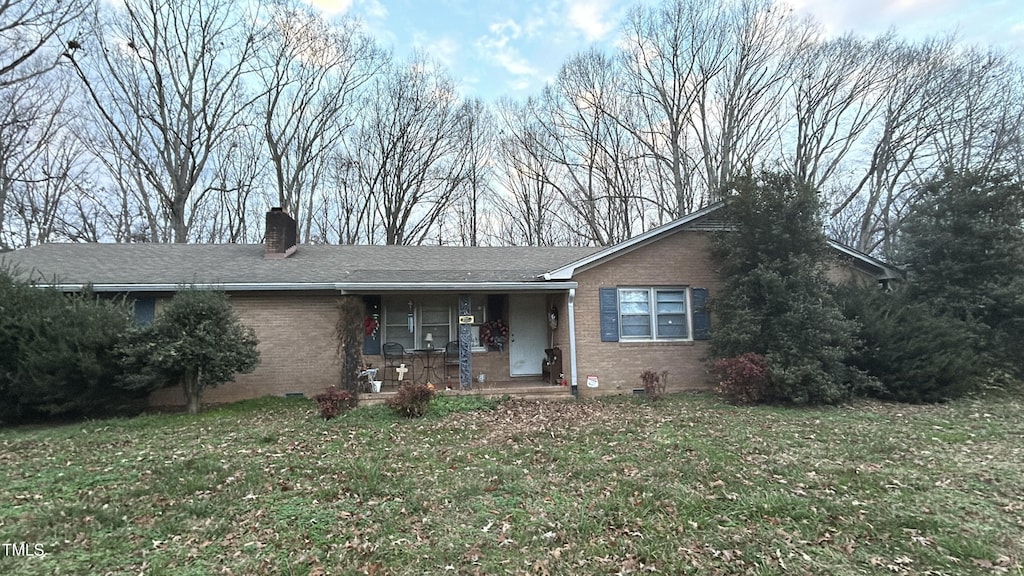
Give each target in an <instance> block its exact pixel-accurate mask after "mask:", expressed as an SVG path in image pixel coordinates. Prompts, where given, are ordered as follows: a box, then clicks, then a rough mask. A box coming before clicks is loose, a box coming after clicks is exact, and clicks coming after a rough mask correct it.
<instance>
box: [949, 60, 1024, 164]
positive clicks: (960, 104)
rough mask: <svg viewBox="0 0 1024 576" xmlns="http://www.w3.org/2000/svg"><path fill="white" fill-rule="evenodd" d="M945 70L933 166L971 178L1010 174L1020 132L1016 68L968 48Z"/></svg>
mask: <svg viewBox="0 0 1024 576" xmlns="http://www.w3.org/2000/svg"><path fill="white" fill-rule="evenodd" d="M949 66H950V68H951V70H950V72H949V73H948V74H947V75H946V76H947V77H948V78H949V79H950V80H951V82H950V83H949V84H948V85H947V93H946V97H945V98H944V99H943V102H942V106H940V107H938V108H937V109H936V113H937V118H938V126H939V127H940V128H941V129H940V131H938V132H937V133H935V135H934V146H935V149H936V153H937V154H938V163H939V164H940V165H941V166H943V167H945V168H950V169H952V170H954V171H957V172H964V171H967V170H970V171H972V172H975V173H977V174H983V173H990V172H992V171H995V170H999V171H1006V170H1012V169H1013V159H1012V154H1013V152H1014V149H1015V147H1016V146H1018V145H1019V142H1020V137H1021V130H1022V128H1021V120H1022V118H1021V114H1022V111H1021V108H1022V104H1024V102H1022V97H1024V92H1022V83H1021V80H1022V70H1021V65H1020V64H1019V63H1017V62H1014V61H1013V60H1011V59H1010V58H1008V57H1007V55H1005V54H1003V53H1001V52H998V51H995V50H992V49H982V48H976V47H971V48H967V49H963V50H960V51H958V52H957V53H956V55H955V58H954V59H953V60H952V61H951V62H950V65H949Z"/></svg>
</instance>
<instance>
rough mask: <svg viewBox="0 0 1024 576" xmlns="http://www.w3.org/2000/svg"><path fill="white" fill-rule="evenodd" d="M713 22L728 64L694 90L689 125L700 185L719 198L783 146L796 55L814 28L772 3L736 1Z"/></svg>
mask: <svg viewBox="0 0 1024 576" xmlns="http://www.w3.org/2000/svg"><path fill="white" fill-rule="evenodd" d="M708 15H709V16H710V17H709V18H708V20H707V21H706V22H705V25H706V26H713V27H720V28H721V29H722V30H723V32H724V36H723V37H722V38H721V39H720V41H722V42H723V45H722V46H720V47H718V48H717V49H716V50H715V51H714V52H713V53H714V54H716V55H717V54H721V55H722V57H721V59H720V60H716V61H715V67H714V68H712V69H711V70H708V71H707V72H706V74H707V76H706V77H705V78H704V79H702V81H700V82H696V83H695V85H694V93H695V98H696V106H695V113H694V114H692V115H690V117H689V120H690V124H691V127H692V129H693V133H694V135H695V140H696V142H697V144H698V146H699V156H698V157H699V162H698V164H699V165H701V166H702V169H701V170H700V174H701V180H702V182H701V184H702V185H703V186H704V188H705V189H706V190H707V191H708V193H709V194H710V196H711V199H718V198H721V197H722V194H723V192H724V190H723V188H724V186H725V185H726V184H727V183H728V182H730V181H731V180H732V179H733V177H734V175H735V173H736V172H737V171H738V170H742V169H744V168H750V167H752V166H753V165H754V164H755V163H758V160H764V156H763V154H764V153H767V152H768V147H769V145H773V144H774V143H775V142H777V141H778V135H779V133H780V130H781V127H782V126H783V125H784V124H785V123H786V122H787V121H788V115H789V110H788V109H786V108H784V107H783V106H782V102H783V100H784V98H785V94H786V90H787V88H788V77H789V71H790V69H791V68H792V65H793V61H794V58H793V55H794V54H795V52H796V47H797V46H799V45H800V44H801V42H802V40H803V38H804V37H806V36H807V34H808V31H809V28H808V26H807V25H806V23H805V22H803V21H799V20H796V19H795V18H793V16H792V13H791V12H790V11H788V10H785V9H783V8H782V7H780V6H778V5H775V4H773V2H772V0H737V1H735V2H731V3H726V4H725V5H724V7H723V9H722V10H721V11H719V12H714V13H709V14H708ZM772 152H774V150H772Z"/></svg>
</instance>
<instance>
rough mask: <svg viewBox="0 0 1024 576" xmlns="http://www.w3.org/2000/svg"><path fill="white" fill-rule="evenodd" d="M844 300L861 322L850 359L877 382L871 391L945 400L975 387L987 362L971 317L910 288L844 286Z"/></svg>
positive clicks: (908, 399)
mask: <svg viewBox="0 0 1024 576" xmlns="http://www.w3.org/2000/svg"><path fill="white" fill-rule="evenodd" d="M840 301H841V302H842V303H843V306H844V310H845V312H846V314H847V316H848V317H850V318H851V319H853V320H855V321H857V322H858V323H859V325H860V332H859V334H858V336H859V338H860V340H861V343H862V344H861V346H859V347H858V348H857V349H856V351H855V353H854V354H853V355H852V357H851V358H850V361H851V363H852V364H853V365H854V366H855V367H856V368H858V369H860V370H862V371H864V372H865V373H866V374H867V375H868V376H869V377H871V378H872V379H873V380H874V381H875V382H876V383H877V386H872V387H868V388H866V390H865V392H866V394H867V395H871V396H877V397H880V398H884V399H889V400H897V401H900V402H940V401H944V400H949V399H952V398H957V397H960V396H963V395H965V394H968V393H970V392H973V391H976V390H977V389H978V388H979V386H980V384H981V383H982V381H983V379H984V376H985V374H986V372H987V366H986V365H987V364H988V361H987V359H986V358H985V355H984V354H979V353H978V352H977V345H976V340H977V336H976V334H977V331H976V330H975V329H973V328H972V327H971V326H969V325H968V323H967V322H964V321H963V320H960V319H958V318H954V317H952V316H949V315H947V314H944V313H942V312H941V311H939V310H936V309H935V307H934V305H933V304H931V303H929V302H915V301H912V300H911V299H910V297H909V296H908V295H907V293H906V292H903V291H900V292H897V293H883V292H880V291H875V290H863V289H858V288H852V287H851V288H845V289H843V290H842V291H840Z"/></svg>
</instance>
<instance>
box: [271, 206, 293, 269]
mask: <svg viewBox="0 0 1024 576" xmlns="http://www.w3.org/2000/svg"><path fill="white" fill-rule="evenodd" d="M295 237H296V231H295V219H294V218H292V217H291V216H289V215H288V213H287V212H285V211H284V209H283V208H279V207H274V208H271V209H270V212H267V233H266V239H265V240H264V247H265V250H264V252H263V258H265V259H268V260H273V259H282V258H287V257H289V256H291V255H292V254H293V253H294V252H295V250H296V245H295Z"/></svg>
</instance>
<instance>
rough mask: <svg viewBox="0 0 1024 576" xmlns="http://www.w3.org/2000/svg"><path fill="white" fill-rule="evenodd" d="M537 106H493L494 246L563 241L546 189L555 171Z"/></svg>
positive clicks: (552, 192) (556, 202)
mask: <svg viewBox="0 0 1024 576" xmlns="http://www.w3.org/2000/svg"><path fill="white" fill-rule="evenodd" d="M535 107H536V102H534V101H527V102H523V103H519V102H514V101H512V100H508V99H505V100H501V101H499V103H498V105H497V116H498V121H499V127H500V133H499V135H498V137H497V145H496V155H495V157H496V165H497V169H496V183H495V187H496V188H497V190H495V194H494V195H493V196H492V202H493V204H494V212H495V217H496V218H497V220H498V225H497V230H496V234H497V235H498V238H497V239H496V240H495V243H496V244H502V245H507V244H511V245H526V246H554V245H557V244H560V243H568V242H562V241H563V240H567V237H568V234H565V233H564V232H566V230H565V226H564V223H563V222H562V221H560V220H559V219H558V218H557V214H558V212H559V209H558V207H559V206H561V201H560V199H559V194H558V190H557V189H556V188H555V186H554V185H552V184H551V179H552V176H551V174H552V173H553V172H555V171H557V168H555V167H554V166H553V163H552V162H551V161H550V160H549V159H548V158H547V156H546V154H545V151H546V150H548V149H550V148H551V147H552V144H551V143H550V142H548V141H547V140H548V139H549V138H550V137H549V131H548V130H546V129H544V128H543V127H542V126H541V125H540V121H539V120H538V119H537V118H538V114H537V112H536V111H535V110H534V109H533V108H535Z"/></svg>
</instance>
